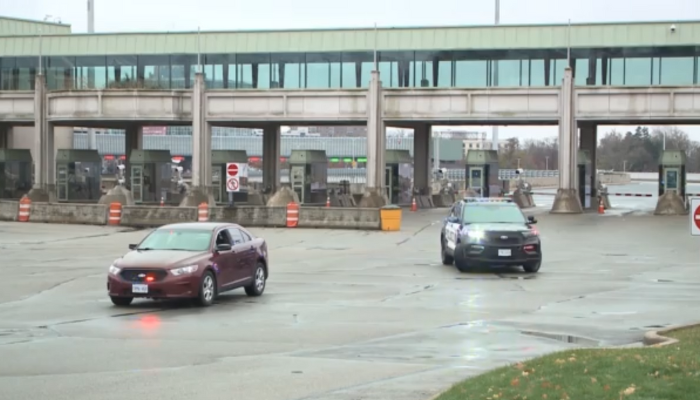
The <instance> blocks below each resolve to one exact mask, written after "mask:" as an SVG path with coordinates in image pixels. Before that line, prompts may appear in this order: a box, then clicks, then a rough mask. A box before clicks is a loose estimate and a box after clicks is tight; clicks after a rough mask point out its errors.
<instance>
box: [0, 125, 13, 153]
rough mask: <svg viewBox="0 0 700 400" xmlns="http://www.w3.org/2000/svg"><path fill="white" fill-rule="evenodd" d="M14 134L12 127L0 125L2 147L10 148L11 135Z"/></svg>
mask: <svg viewBox="0 0 700 400" xmlns="http://www.w3.org/2000/svg"><path fill="white" fill-rule="evenodd" d="M11 135H12V127H9V126H0V149H9V148H10V136H11Z"/></svg>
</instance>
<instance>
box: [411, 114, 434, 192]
mask: <svg viewBox="0 0 700 400" xmlns="http://www.w3.org/2000/svg"><path fill="white" fill-rule="evenodd" d="M431 142H432V126H431V125H429V124H420V125H417V126H416V127H415V128H413V190H414V191H418V192H419V193H420V194H423V195H430V194H431V193H432V190H431V177H432V173H431V168H430V147H431V146H430V144H431Z"/></svg>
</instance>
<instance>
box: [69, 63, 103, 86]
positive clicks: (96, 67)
mask: <svg viewBox="0 0 700 400" xmlns="http://www.w3.org/2000/svg"><path fill="white" fill-rule="evenodd" d="M106 87H107V58H106V57H99V56H87V57H76V58H75V88H76V89H104V88H106Z"/></svg>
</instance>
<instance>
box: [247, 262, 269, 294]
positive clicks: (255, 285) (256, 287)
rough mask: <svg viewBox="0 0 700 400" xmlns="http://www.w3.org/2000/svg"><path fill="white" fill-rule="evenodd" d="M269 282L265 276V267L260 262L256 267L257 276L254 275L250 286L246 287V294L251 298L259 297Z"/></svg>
mask: <svg viewBox="0 0 700 400" xmlns="http://www.w3.org/2000/svg"><path fill="white" fill-rule="evenodd" d="M266 281H267V276H266V274H265V266H264V265H263V263H261V262H258V264H257V265H256V266H255V275H253V281H252V282H251V283H250V285H248V286H246V287H245V294H247V295H248V296H251V297H258V296H260V295H262V294H263V292H264V291H265V284H266Z"/></svg>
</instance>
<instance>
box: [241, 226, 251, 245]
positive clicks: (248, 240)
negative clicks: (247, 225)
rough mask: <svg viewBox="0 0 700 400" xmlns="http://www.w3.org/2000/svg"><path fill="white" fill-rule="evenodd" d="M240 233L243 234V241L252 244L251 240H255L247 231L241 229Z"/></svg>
mask: <svg viewBox="0 0 700 400" xmlns="http://www.w3.org/2000/svg"><path fill="white" fill-rule="evenodd" d="M238 231H239V232H240V233H241V235H242V236H243V240H244V241H246V242H250V241H251V240H253V238H251V237H250V235H249V234H248V233H247V232H246V231H242V230H240V229H239V230H238Z"/></svg>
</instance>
